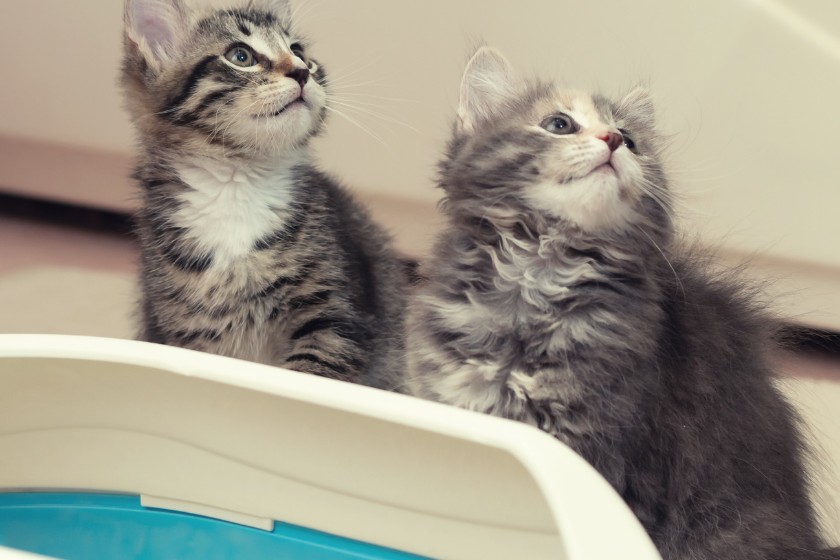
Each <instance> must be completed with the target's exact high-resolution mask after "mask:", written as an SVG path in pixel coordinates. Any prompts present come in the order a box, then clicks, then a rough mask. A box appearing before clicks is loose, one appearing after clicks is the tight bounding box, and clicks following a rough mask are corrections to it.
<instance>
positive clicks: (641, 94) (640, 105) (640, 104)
mask: <svg viewBox="0 0 840 560" xmlns="http://www.w3.org/2000/svg"><path fill="white" fill-rule="evenodd" d="M619 107H620V108H621V112H622V113H624V114H625V115H627V116H628V117H632V118H634V119H637V120H639V121H641V122H644V123H647V124H649V125H653V123H654V120H655V119H656V112H655V111H654V109H653V97H651V95H650V91H648V89H647V88H644V87H641V86H639V87H637V88H635V89H634V90H633V91H631V92H630V93H628V94H627V95H625V96H624V98H623V99H622V100H621V102H620V103H619Z"/></svg>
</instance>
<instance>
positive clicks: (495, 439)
mask: <svg viewBox="0 0 840 560" xmlns="http://www.w3.org/2000/svg"><path fill="white" fill-rule="evenodd" d="M3 357H5V358H63V359H77V360H92V361H98V362H109V361H112V362H116V363H123V364H132V365H137V366H141V367H151V368H157V369H161V370H164V371H170V372H172V373H176V374H180V375H185V376H192V377H197V378H201V379H207V380H210V381H215V382H218V383H223V384H227V385H232V386H236V387H242V388H246V389H252V390H255V391H260V392H264V393H268V394H274V395H279V396H283V397H285V398H291V399H295V400H300V401H303V402H308V403H313V404H318V405H321V406H327V407H331V408H334V409H337V410H343V411H347V412H351V413H355V414H359V415H362V416H368V417H371V418H376V419H379V420H383V421H387V422H395V423H398V424H402V425H405V426H409V427H413V428H418V429H422V430H427V431H430V432H434V433H438V434H441V435H445V436H454V437H459V438H462V439H465V440H469V441H473V442H476V443H479V444H482V445H486V446H489V447H493V448H496V449H501V450H505V451H508V452H509V453H511V454H512V455H513V456H514V457H516V458H517V459H518V460H519V461H520V462H521V463H522V465H523V466H524V467H525V468H526V470H527V471H528V472H529V473H530V474H531V476H533V477H534V480H535V482H536V483H537V485H538V487H539V488H540V490H541V491H542V492H543V495H544V497H545V499H546V502H547V503H548V505H549V508H550V509H551V511H552V513H553V515H554V518H555V523H556V526H557V531H558V534H559V535H561V537H562V541H563V543H564V546H565V548H566V557H567V558H588V559H595V558H598V559H601V558H603V559H604V560H606V559H607V558H613V557H614V556H613V555H614V554H616V553H620V555H621V556H622V557H628V558H636V559H639V560H643V559H644V560H647V559H657V558H661V557H660V556H659V553H658V551H657V549H656V547H655V546H654V544H653V542H652V541H651V540H650V538H649V537H648V535H647V533H646V532H645V530H644V529H643V528H642V526H641V524H640V523H639V521H638V519H636V517H635V516H634V515H633V513H632V512H631V511H630V510H629V508H628V507H627V505H626V504H625V503H624V501H623V500H622V499H621V497H620V496H619V495H618V494H617V493H616V492H615V491H614V490H612V488H611V487H609V485H608V484H607V483H606V482H605V481H604V480H603V479H601V477H600V475H598V474H597V472H596V471H595V470H594V469H593V468H592V467H590V466H589V464H588V463H586V462H585V461H584V459H582V458H581V457H580V456H579V455H577V454H576V453H575V452H574V451H572V450H571V449H570V448H568V447H567V446H565V445H563V444H562V443H560V442H559V441H557V440H556V439H555V438H553V437H551V436H549V435H548V434H546V433H544V432H541V431H540V430H538V429H536V428H533V427H531V426H527V425H525V424H521V423H518V422H514V421H510V420H505V419H502V418H496V417H493V416H488V415H484V414H479V413H475V412H471V411H468V410H462V409H459V408H455V407H451V406H447V405H443V404H439V403H433V402H428V401H423V400H421V399H417V398H414V397H409V396H405V395H399V394H395V393H388V392H386V391H381V390H379V389H373V388H370V387H363V386H360V385H354V384H350V383H345V382H341V381H335V380H331V379H325V378H321V377H317V376H314V375H309V374H304V373H299V372H295V371H290V370H283V369H280V368H275V367H271V366H266V365H262V364H257V363H253V362H246V361H242V360H237V359H233V358H226V357H223V356H216V355H211V354H205V353H202V352H195V351H192V350H186V349H183V348H176V347H171V346H163V345H159V344H151V343H147V342H139V341H131V340H117V339H109V338H96V337H81V336H64V335H26V334H11V335H0V358H3ZM278 370H280V371H283V372H285V373H284V375H277V372H278ZM570 462H578V463H582V464H583V465H584V466H585V467H586V468H585V469H583V472H587V473H589V474H588V478H589V484H585V482H586V481H584V480H580V479H578V480H566V479H564V478H563V477H561V476H557V473H561V472H563V467H562V466H563V465H564V464H569V463H570ZM594 478H597V479H599V480H597V481H595V480H593V479H594ZM593 488H597V489H601V490H600V491H599V492H598V494H599V495H598V496H597V499H598V500H601V501H602V507H603V508H604V509H606V510H610V511H611V513H612V516H613V517H618V518H619V519H620V523H617V524H616V525H613V526H610V527H608V528H607V527H604V526H603V525H602V524H598V523H593V520H591V519H586V520H585V519H581V517H580V515H577V512H575V511H569V510H568V509H567V507H566V504H569V503H575V502H579V503H580V502H581V496H580V493H581V492H586V491H591V490H592V489H593ZM572 497H574V498H572ZM593 498H594V497H593ZM596 527H597V529H596ZM618 543H621V544H620V546H618ZM593 547H595V548H597V549H598V550H599V552H601V553H596V554H595V555H593Z"/></svg>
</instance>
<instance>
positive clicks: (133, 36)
mask: <svg viewBox="0 0 840 560" xmlns="http://www.w3.org/2000/svg"><path fill="white" fill-rule="evenodd" d="M289 19H290V13H289V5H288V2H287V0H261V1H251V2H250V3H248V4H247V6H245V7H243V8H240V9H229V10H207V11H204V12H198V11H195V10H194V9H192V8H191V7H190V6H188V5H187V4H185V3H184V2H183V1H182V0H126V3H125V23H126V29H125V58H124V64H123V72H122V84H123V87H124V90H125V95H126V99H127V107H128V109H129V112H130V113H131V117H132V120H133V122H134V126H135V128H136V130H137V133H138V136H139V140H140V141H139V154H138V155H139V164H138V166H137V169H136V172H135V174H134V177H135V178H136V180H137V181H138V183H139V184H140V187H141V189H142V194H141V196H142V200H143V208H142V210H141V211H140V214H139V216H138V222H139V233H140V239H141V243H142V273H141V276H142V278H141V281H142V325H143V326H142V333H141V335H140V338H141V339H142V340H146V341H150V342H157V343H162V344H170V345H174V346H181V347H185V348H191V349H195V350H202V351H206V352H212V353H216V354H222V355H226V356H233V357H236V358H242V359H246V360H253V361H257V362H262V363H266V364H273V365H277V366H283V367H287V368H291V369H296V370H300V371H305V372H311V373H314V374H317V375H322V376H326V377H331V378H335V379H342V380H347V381H354V382H360V383H365V384H369V385H374V386H381V387H390V386H391V385H392V383H391V381H390V379H391V378H392V376H396V375H398V374H399V371H400V368H401V364H402V361H403V353H404V351H403V341H402V337H401V334H400V333H401V332H402V329H403V327H402V325H403V320H404V317H403V313H404V296H403V284H404V278H403V275H404V272H403V269H402V267H401V265H400V262H399V261H398V259H397V258H396V257H395V255H394V254H393V252H392V250H391V248H390V240H389V238H388V237H387V236H386V235H385V234H384V233H383V232H382V231H381V230H380V229H379V228H378V227H377V226H376V225H374V224H373V223H372V222H371V220H370V218H369V217H368V215H367V213H366V212H365V211H364V210H363V209H362V208H360V207H359V206H358V205H357V204H356V202H354V201H353V200H352V198H351V197H350V195H349V194H348V193H347V192H346V191H345V190H344V189H343V188H342V187H340V186H339V185H338V184H337V183H336V182H335V181H334V180H333V179H332V178H330V177H328V176H327V175H325V174H324V173H322V172H320V171H319V170H318V169H317V168H316V167H315V165H314V164H313V161H312V157H311V156H310V151H309V141H310V139H311V138H312V137H313V136H314V135H316V134H317V133H318V132H319V131H320V130H321V128H322V126H323V123H324V117H325V113H326V111H327V109H328V102H329V96H328V94H327V89H326V78H325V75H324V71H323V69H322V68H321V67H320V66H319V65H318V63H317V62H315V61H314V60H312V59H311V58H309V56H308V55H307V53H306V47H305V43H304V42H303V40H302V39H301V38H300V36H299V35H298V34H297V33H296V32H295V31H294V29H293V28H292V27H291V24H290V21H289Z"/></svg>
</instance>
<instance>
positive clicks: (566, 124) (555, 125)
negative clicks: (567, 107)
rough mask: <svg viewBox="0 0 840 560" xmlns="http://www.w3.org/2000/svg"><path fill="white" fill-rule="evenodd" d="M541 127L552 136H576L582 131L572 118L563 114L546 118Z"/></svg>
mask: <svg viewBox="0 0 840 560" xmlns="http://www.w3.org/2000/svg"><path fill="white" fill-rule="evenodd" d="M540 126H541V127H543V128H544V129H546V130H547V131H548V132H550V133H552V134H574V133H575V132H577V131H578V130H580V129H579V128H578V125H577V123H576V122H575V121H573V120H572V117H570V116H568V115H564V114H562V113H558V114H556V115H551V116H550V117H546V118H545V119H543V122H541V123H540Z"/></svg>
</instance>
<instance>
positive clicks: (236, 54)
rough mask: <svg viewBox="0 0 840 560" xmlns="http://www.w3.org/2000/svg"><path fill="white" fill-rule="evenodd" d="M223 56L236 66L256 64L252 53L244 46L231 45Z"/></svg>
mask: <svg viewBox="0 0 840 560" xmlns="http://www.w3.org/2000/svg"><path fill="white" fill-rule="evenodd" d="M225 58H226V59H227V60H229V61H230V62H231V63H232V64H235V65H237V66H243V67H247V66H255V65H256V64H257V61H256V60H255V59H254V53H252V52H251V50H250V49H248V48H246V47H233V48H232V49H230V50H228V52H226V53H225Z"/></svg>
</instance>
